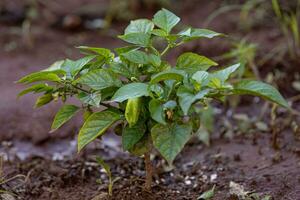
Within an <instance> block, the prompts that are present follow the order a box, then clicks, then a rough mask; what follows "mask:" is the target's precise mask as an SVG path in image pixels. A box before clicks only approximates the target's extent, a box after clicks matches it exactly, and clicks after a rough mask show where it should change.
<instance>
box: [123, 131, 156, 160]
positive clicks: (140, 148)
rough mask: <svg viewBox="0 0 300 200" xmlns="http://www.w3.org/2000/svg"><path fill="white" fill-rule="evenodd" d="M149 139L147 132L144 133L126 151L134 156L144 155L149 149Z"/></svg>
mask: <svg viewBox="0 0 300 200" xmlns="http://www.w3.org/2000/svg"><path fill="white" fill-rule="evenodd" d="M151 147H152V145H151V140H150V137H148V135H147V134H144V136H143V137H142V139H140V140H139V141H138V142H137V143H136V144H135V145H134V146H133V147H132V148H131V149H129V150H128V151H129V152H130V153H131V154H133V155H135V156H141V155H144V154H145V153H146V152H149V151H151Z"/></svg>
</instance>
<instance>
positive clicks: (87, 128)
mask: <svg viewBox="0 0 300 200" xmlns="http://www.w3.org/2000/svg"><path fill="white" fill-rule="evenodd" d="M121 117H122V116H121V115H120V114H119V113H116V112H113V111H111V110H105V111H101V112H96V113H93V114H92V115H91V116H90V117H89V118H88V119H87V120H86V121H85V123H84V124H83V126H82V128H81V129H80V131H79V135H78V151H80V150H81V149H83V147H85V146H86V145H87V144H89V143H90V142H92V141H94V140H95V139H96V138H97V137H99V136H101V135H103V134H104V132H105V131H106V130H107V129H108V128H109V127H110V126H111V125H112V124H113V123H115V122H116V121H118V120H120V119H121Z"/></svg>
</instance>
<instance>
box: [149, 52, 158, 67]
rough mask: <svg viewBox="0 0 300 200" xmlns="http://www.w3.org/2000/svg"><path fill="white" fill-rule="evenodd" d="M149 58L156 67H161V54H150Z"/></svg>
mask: <svg viewBox="0 0 300 200" xmlns="http://www.w3.org/2000/svg"><path fill="white" fill-rule="evenodd" d="M148 60H149V63H151V64H152V65H154V66H155V67H159V66H160V65H161V59H160V57H159V56H157V55H154V54H150V55H149V56H148Z"/></svg>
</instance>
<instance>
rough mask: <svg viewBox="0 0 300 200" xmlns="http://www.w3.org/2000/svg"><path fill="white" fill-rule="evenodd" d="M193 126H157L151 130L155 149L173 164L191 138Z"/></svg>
mask: <svg viewBox="0 0 300 200" xmlns="http://www.w3.org/2000/svg"><path fill="white" fill-rule="evenodd" d="M191 133H192V126H191V125H190V124H182V125H179V124H172V125H162V124H156V125H155V126H154V127H153V128H152V129H151V136H152V140H153V144H154V146H155V148H156V149H157V150H158V151H159V152H160V153H161V155H162V156H163V157H164V158H165V159H166V160H167V161H168V163H169V164H172V162H173V160H174V159H175V157H176V156H177V154H178V153H179V152H180V151H181V150H182V149H183V147H184V145H185V144H186V143H187V141H188V140H189V139H190V138H191V135H192V134H191Z"/></svg>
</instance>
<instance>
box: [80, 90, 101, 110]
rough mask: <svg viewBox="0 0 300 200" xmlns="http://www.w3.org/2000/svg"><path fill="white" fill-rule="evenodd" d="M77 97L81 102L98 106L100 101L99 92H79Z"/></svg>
mask: <svg viewBox="0 0 300 200" xmlns="http://www.w3.org/2000/svg"><path fill="white" fill-rule="evenodd" d="M77 97H78V98H79V100H80V101H81V102H82V103H85V104H88V105H91V106H95V107H99V106H100V102H101V93H100V92H94V93H91V94H87V93H85V92H80V93H79V94H78V95H77Z"/></svg>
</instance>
